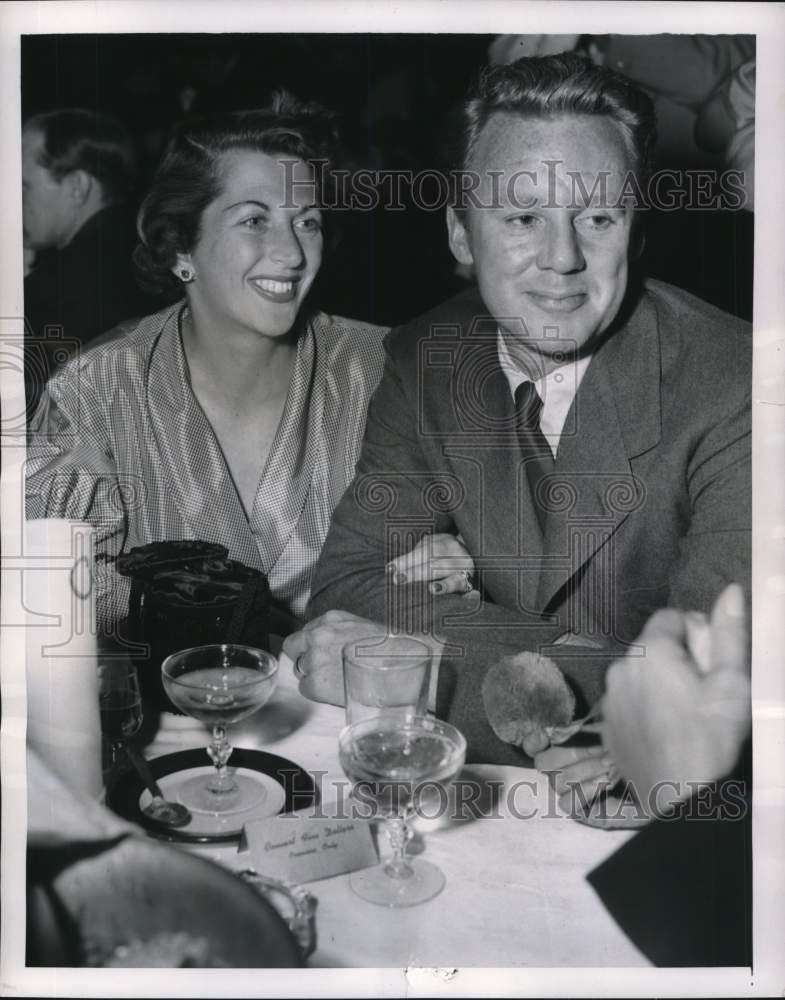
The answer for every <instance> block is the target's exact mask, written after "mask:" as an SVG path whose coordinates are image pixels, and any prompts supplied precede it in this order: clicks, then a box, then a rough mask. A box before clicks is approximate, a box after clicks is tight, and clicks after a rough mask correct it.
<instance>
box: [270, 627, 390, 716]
mask: <svg viewBox="0 0 785 1000" xmlns="http://www.w3.org/2000/svg"><path fill="white" fill-rule="evenodd" d="M384 632H385V628H384V625H379V624H378V623H377V622H372V621H369V620H368V619H367V618H360V617H358V616H357V615H352V614H350V613H349V612H348V611H328V612H327V613H326V614H323V615H321V616H320V617H319V618H314V620H313V621H310V622H308V624H307V625H306V626H305V628H303V629H302V630H301V631H300V632H295V633H294V634H293V635H290V636H288V638H287V639H286V640H285V641H284V644H283V651H284V653H286V655H287V656H288V657H290V658H291V660H292V662H293V663H294V665H295V673H296V675H297V677H298V679H299V684H300V694H302V695H304V696H305V697H306V698H310V699H311V700H312V701H326V702H327V703H328V704H330V705H343V703H344V692H343V659H342V651H343V647H344V646H345V645H346V643H347V642H351V641H352V640H353V639H362V638H364V637H366V636H370V635H380V634H381V635H383V634H384Z"/></svg>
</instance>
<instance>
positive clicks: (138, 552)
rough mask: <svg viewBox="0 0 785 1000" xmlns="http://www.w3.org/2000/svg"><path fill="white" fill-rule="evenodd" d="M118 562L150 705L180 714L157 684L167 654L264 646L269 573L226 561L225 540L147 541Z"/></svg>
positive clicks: (136, 660) (131, 634)
mask: <svg viewBox="0 0 785 1000" xmlns="http://www.w3.org/2000/svg"><path fill="white" fill-rule="evenodd" d="M117 568H118V572H120V573H121V574H122V575H123V576H126V577H128V578H129V579H130V581H131V593H130V598H129V602H128V619H127V628H126V633H127V637H128V639H129V640H130V641H131V642H133V643H135V644H137V645H141V646H143V647H145V652H144V653H141V654H135V655H134V657H133V660H134V663H135V665H136V668H137V671H138V673H139V686H140V689H141V692H142V698H143V699H144V701H145V702H146V703H147V704H148V705H149V706H151V707H153V708H158V709H163V710H165V711H169V712H177V713H178V714H182V713H180V712H179V710H178V709H176V708H175V706H174V705H173V704H172V703H171V701H170V700H169V698H168V697H167V695H166V693H165V691H164V689H163V684H162V682H161V664H162V663H163V661H164V660H165V659H166V657H167V656H169V655H171V654H172V653H176V652H179V651H180V650H182V649H191V648H192V647H194V646H206V645H212V644H223V643H225V644H239V645H244V646H256V647H258V648H261V649H267V647H268V643H269V632H270V629H269V611H270V587H269V584H268V582H267V577H266V575H265V574H264V573H262V572H261V571H260V570H257V569H252V568H251V567H249V566H245V565H244V564H243V563H241V562H238V561H237V560H234V559H229V558H228V549H227V548H225V547H224V546H223V545H217V544H214V543H212V542H202V541H166V542H151V543H150V544H149V545H142V546H138V547H137V548H134V549H131V551H130V552H128V553H126V554H124V555H122V556H120V557H119V559H118V561H117Z"/></svg>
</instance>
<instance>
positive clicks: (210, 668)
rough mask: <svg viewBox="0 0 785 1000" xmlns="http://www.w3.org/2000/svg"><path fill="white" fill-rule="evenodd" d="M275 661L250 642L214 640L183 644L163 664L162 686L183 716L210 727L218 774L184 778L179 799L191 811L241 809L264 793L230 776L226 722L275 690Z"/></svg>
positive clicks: (255, 706) (253, 784)
mask: <svg viewBox="0 0 785 1000" xmlns="http://www.w3.org/2000/svg"><path fill="white" fill-rule="evenodd" d="M277 672H278V661H277V660H276V659H275V657H273V656H271V655H270V654H269V653H266V652H264V651H263V650H261V649H254V648H253V647H251V646H233V645H212V646H196V647H194V648H193V649H184V650H181V651H180V652H179V653H173V654H172V655H171V656H168V657H167V658H166V659H165V660H164V662H163V664H162V665H161V676H162V679H163V685H164V689H165V691H166V693H167V695H168V696H169V697H170V698H171V700H172V701H173V702H174V704H175V705H176V706H177V707H178V708H179V709H180V710H181V711H183V712H185V713H186V715H190V716H192V717H193V718H195V719H198V720H199V721H200V722H203V723H205V724H206V725H208V726H211V727H212V741H211V742H210V744H209V746H208V747H207V753H208V755H209V757H210V759H211V760H212V762H213V764H214V765H215V771H216V773H215V774H214V775H213V776H212V777H210V778H205V777H204V776H203V775H197V776H196V777H193V778H190V779H188V780H187V781H185V782H183V784H182V785H181V786H180V789H179V792H178V798H179V800H180V802H182V803H183V805H185V806H187V807H188V808H189V809H190V810H192V811H193V812H202V813H219V814H222V815H226V814H229V813H235V812H244V811H245V810H247V809H251V808H253V807H254V806H256V805H257V804H258V803H259V802H261V800H262V799H263V798H264V797H265V794H266V793H265V790H264V787H263V786H262V785H261V784H259V783H257V782H255V781H253V780H252V779H250V778H246V777H244V776H242V775H233V774H232V773H231V772H230V771H229V769H228V767H227V763H228V761H229V758H230V757H231V754H232V747H231V746H230V744H229V742H228V740H227V739H226V727H227V726H231V725H234V723H236V722H239V721H240V720H241V719H245V718H247V717H248V716H249V715H253V713H254V712H256V711H258V710H259V709H260V708H261V707H262V705H264V703H265V702H266V701H267V700H268V699H269V698H270V696H271V695H272V693H273V691H274V690H275V682H276V676H277Z"/></svg>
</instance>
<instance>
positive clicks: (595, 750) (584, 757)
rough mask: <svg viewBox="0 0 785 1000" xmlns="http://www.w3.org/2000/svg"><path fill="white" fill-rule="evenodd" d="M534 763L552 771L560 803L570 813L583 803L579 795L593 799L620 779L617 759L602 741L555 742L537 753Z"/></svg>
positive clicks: (586, 799) (544, 771)
mask: <svg viewBox="0 0 785 1000" xmlns="http://www.w3.org/2000/svg"><path fill="white" fill-rule="evenodd" d="M534 766H535V767H536V768H537V770H538V771H542V772H543V773H544V774H547V775H548V777H549V779H550V781H551V784H552V785H553V789H554V791H555V792H556V794H557V795H558V797H559V807H560V808H561V809H562V810H563V811H564V812H566V813H568V814H569V815H573V813H574V812H575V807H576V806H577V805H579V804H580V801H579V798H578V796H579V795H580V798H581V799H582V800H583V801H585V802H590V801H591V800H592V799H593V798H594V797H595V795H596V794H597V793H598V792H599V791H601V790H602V789H603V788H606V789H607V788H609V787H610V785H611V784H613V783H614V782H615V781H616V779H617V775H616V772H615V769H614V766H613V761H612V760H611V758H610V756H609V755H608V754H607V753H606V751H605V749H604V748H603V747H602V746H601V745H596V746H585V747H568V746H563V747H562V746H551V747H548V749H547V750H544V751H543V752H542V753H538V754H537V755H536V756H535V758H534Z"/></svg>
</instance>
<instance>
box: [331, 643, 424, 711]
mask: <svg viewBox="0 0 785 1000" xmlns="http://www.w3.org/2000/svg"><path fill="white" fill-rule="evenodd" d="M432 658H433V651H432V650H431V647H430V646H428V645H426V644H425V643H424V642H422V641H421V640H419V639H414V638H412V637H411V636H404V635H398V636H395V635H384V634H378V635H371V636H365V637H363V638H361V639H353V640H352V641H351V642H349V643H347V644H346V645H345V646H344V648H343V683H344V694H345V704H346V724H347V725H351V724H352V723H354V722H360V721H362V719H369V718H371V717H372V716H374V715H379V714H381V713H387V714H389V713H392V712H395V713H397V714H398V715H399V717H400V721H401V722H404V721H406V720H411V719H413V718H415V717H416V716H424V715H425V714H426V713H427V711H428V688H429V684H430V679H431V660H432Z"/></svg>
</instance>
